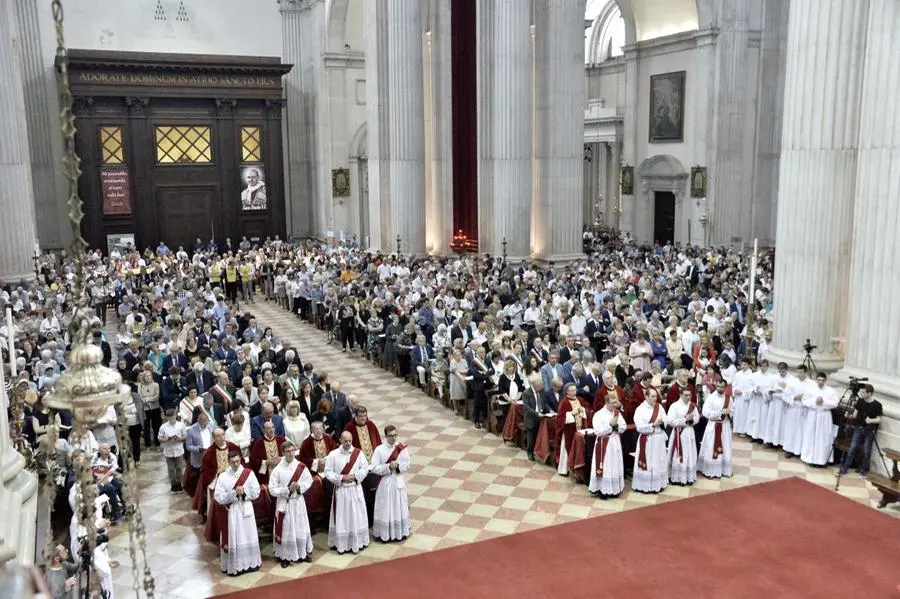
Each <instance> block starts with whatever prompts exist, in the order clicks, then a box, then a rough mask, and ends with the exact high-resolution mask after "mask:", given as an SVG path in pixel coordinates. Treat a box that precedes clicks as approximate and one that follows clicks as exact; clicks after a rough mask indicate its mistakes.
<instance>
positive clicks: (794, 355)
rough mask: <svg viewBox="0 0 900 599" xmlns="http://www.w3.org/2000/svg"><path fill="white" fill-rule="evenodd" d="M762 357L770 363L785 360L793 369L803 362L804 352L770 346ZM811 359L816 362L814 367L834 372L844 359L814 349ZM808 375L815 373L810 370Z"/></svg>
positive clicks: (842, 363) (813, 375) (835, 354)
mask: <svg viewBox="0 0 900 599" xmlns="http://www.w3.org/2000/svg"><path fill="white" fill-rule="evenodd" d="M762 357H763V358H765V359H767V360H768V361H769V364H771V365H775V364H778V363H779V362H786V363H787V365H788V366H789V367H790V369H791V370H793V369H794V368H796V367H797V366H799V365H800V364H803V360H804V358H806V352H802V351H794V350H792V349H787V348H784V347H776V346H772V347H770V348H769V349H768V350H767V351H766V354H765V355H764V356H762ZM812 359H813V362H815V363H816V367H817V368H818V369H819V370H821V371H823V372H834V371H836V370H838V369H839V368H841V367H842V366H843V365H844V359H843V358H842V357H841V356H840V355H839V354H837V353H835V352H818V351H814V352H813V353H812ZM809 376H810V377H812V378H815V377H816V373H815V372H810V373H809Z"/></svg>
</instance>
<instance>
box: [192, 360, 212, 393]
mask: <svg viewBox="0 0 900 599" xmlns="http://www.w3.org/2000/svg"><path fill="white" fill-rule="evenodd" d="M184 378H185V381H186V382H187V386H188V387H192V386H193V387H196V388H197V393H198V394H199V395H203V394H204V393H206V392H207V391H209V389H210V387H212V386H213V385H215V384H216V381H215V379H214V378H213V375H212V373H211V372H210V371H208V370H207V369H206V368H204V367H203V362H195V363H194V367H193V368H192V369H191V372H190V373H189V374H188V375H187V376H186V377H184Z"/></svg>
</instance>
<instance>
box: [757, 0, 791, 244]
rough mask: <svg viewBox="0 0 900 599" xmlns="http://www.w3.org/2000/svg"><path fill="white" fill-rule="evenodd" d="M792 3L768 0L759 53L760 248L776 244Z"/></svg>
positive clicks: (765, 3) (758, 168) (758, 179)
mask: <svg viewBox="0 0 900 599" xmlns="http://www.w3.org/2000/svg"><path fill="white" fill-rule="evenodd" d="M790 7H791V4H790V2H786V1H785V0H765V2H764V4H763V28H762V39H761V41H760V50H759V77H758V78H757V79H758V81H757V109H756V168H755V170H754V173H753V179H754V180H753V196H754V197H753V227H754V231H755V235H756V236H757V237H758V238H759V243H760V245H766V246H768V245H770V244H772V243H774V242H775V216H776V211H777V207H776V200H777V198H778V162H779V158H780V156H781V131H782V115H783V113H784V77H785V67H786V61H785V55H786V51H787V34H788V18H789V16H790Z"/></svg>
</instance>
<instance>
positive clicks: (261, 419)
mask: <svg viewBox="0 0 900 599" xmlns="http://www.w3.org/2000/svg"><path fill="white" fill-rule="evenodd" d="M269 421H271V422H272V424H274V425H275V434H276V435H277V436H279V437H283V436H284V420H282V418H281V416H279V415H278V414H276V413H275V405H274V404H273V403H272V402H270V401H267V402H266V403H264V404H263V407H262V414H260V415H259V416H257V417H255V418H252V419H251V420H250V437H252V438H253V440H256V439H259V438H260V437H262V436H263V432H264V430H263V429H264V427H265V424H266V422H269Z"/></svg>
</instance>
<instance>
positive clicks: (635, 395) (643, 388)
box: [624, 372, 653, 424]
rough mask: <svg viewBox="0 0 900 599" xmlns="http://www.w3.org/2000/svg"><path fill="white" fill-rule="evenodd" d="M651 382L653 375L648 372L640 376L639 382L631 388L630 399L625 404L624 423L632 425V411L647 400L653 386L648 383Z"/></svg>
mask: <svg viewBox="0 0 900 599" xmlns="http://www.w3.org/2000/svg"><path fill="white" fill-rule="evenodd" d="M652 380H653V375H652V374H651V373H649V372H645V373H644V374H642V375H641V382H640V383H638V384H637V385H635V386H634V387H632V389H631V397H630V398H629V399H628V401H626V402H625V414H624V416H625V421H626V422H628V424H634V411H635V410H636V409H637V407H638V406H639V405H641V404H642V403H644V400H645V399H646V398H647V392H648V391H649V390H650V389H653V386H652V385H651V384H650V381H652Z"/></svg>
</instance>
